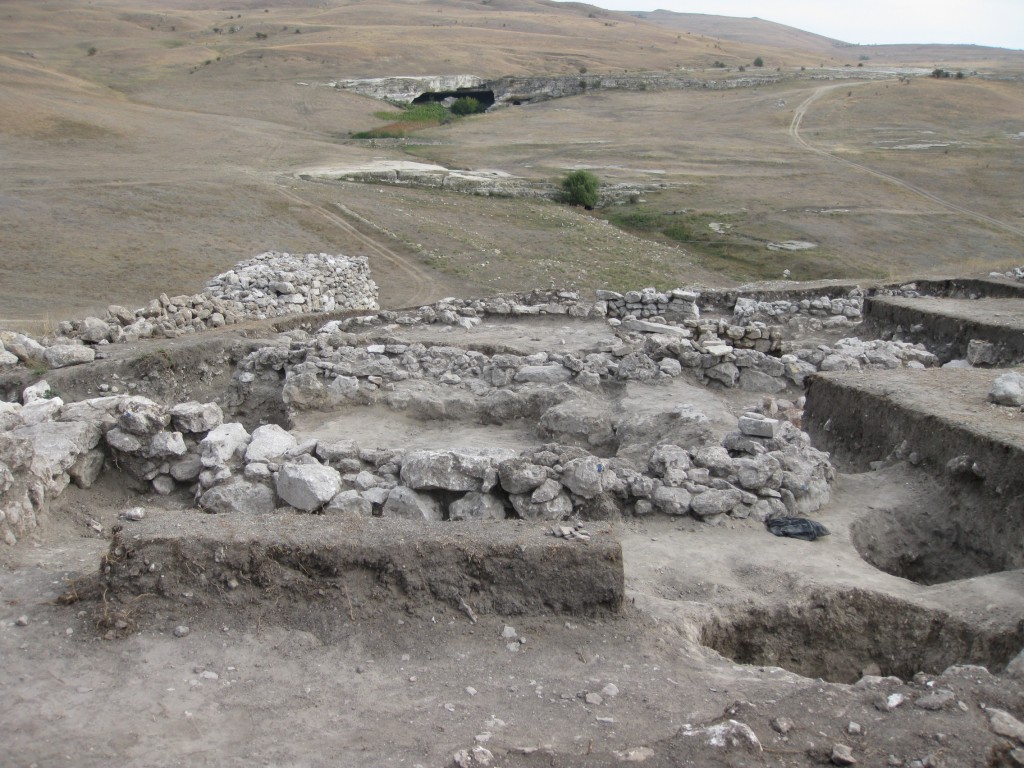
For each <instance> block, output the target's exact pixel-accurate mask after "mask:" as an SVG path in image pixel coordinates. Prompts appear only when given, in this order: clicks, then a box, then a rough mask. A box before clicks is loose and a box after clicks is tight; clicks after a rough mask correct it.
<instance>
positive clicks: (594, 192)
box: [562, 171, 601, 211]
mask: <svg viewBox="0 0 1024 768" xmlns="http://www.w3.org/2000/svg"><path fill="white" fill-rule="evenodd" d="M600 187H601V180H600V179H598V178H597V176H595V175H594V174H592V173H591V172H590V171H572V172H571V173H569V174H568V175H567V176H566V177H565V178H564V179H562V200H563V202H566V203H568V204H569V205H582V206H583V207H584V208H586V209H587V210H588V211H589V210H592V209H593V208H594V206H595V205H597V201H598V189H600Z"/></svg>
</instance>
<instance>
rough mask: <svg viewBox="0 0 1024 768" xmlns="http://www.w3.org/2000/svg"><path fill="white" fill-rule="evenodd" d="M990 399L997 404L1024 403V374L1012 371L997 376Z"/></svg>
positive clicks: (1013, 404)
mask: <svg viewBox="0 0 1024 768" xmlns="http://www.w3.org/2000/svg"><path fill="white" fill-rule="evenodd" d="M988 399H989V400H991V401H992V402H993V403H995V404H997V405H1009V406H1016V407H1019V406H1022V405H1024V374H1020V373H1017V372H1016V371H1010V372H1009V373H1004V374H1003V375H1001V376H997V377H996V379H995V381H993V382H992V389H991V390H990V391H989V393H988Z"/></svg>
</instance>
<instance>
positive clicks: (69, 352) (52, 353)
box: [43, 344, 96, 368]
mask: <svg viewBox="0 0 1024 768" xmlns="http://www.w3.org/2000/svg"><path fill="white" fill-rule="evenodd" d="M95 359H96V352H95V351H94V350H93V348H92V347H86V346H83V345H81V344H54V345H53V346H52V347H46V348H45V350H44V351H43V360H45V361H46V364H47V365H48V366H50V367H51V368H66V367H67V366H69V365H81V364H82V363H91V362H92V361H93V360H95Z"/></svg>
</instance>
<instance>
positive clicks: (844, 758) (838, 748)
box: [832, 744, 857, 765]
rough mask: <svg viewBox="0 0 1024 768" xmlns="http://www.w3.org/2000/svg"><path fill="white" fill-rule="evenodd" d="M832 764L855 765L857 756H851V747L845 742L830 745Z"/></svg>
mask: <svg viewBox="0 0 1024 768" xmlns="http://www.w3.org/2000/svg"><path fill="white" fill-rule="evenodd" d="M832 764H833V765H856V764H857V758H855V757H854V756H853V749H852V748H850V747H848V746H846V745H845V744H836V745H834V746H833V747H832Z"/></svg>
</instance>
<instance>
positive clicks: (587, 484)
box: [0, 381, 833, 546]
mask: <svg viewBox="0 0 1024 768" xmlns="http://www.w3.org/2000/svg"><path fill="white" fill-rule="evenodd" d="M23 400H24V403H23V404H12V403H3V404H2V408H0V420H2V421H0V423H2V427H3V429H2V430H0V537H2V538H3V540H4V541H5V542H6V543H7V544H8V545H11V546H13V545H15V544H16V543H17V541H18V539H19V538H21V537H22V536H24V535H25V534H26V533H30V532H31V531H32V529H33V528H35V526H36V524H37V520H38V518H39V517H40V516H42V515H44V514H45V513H46V511H47V509H48V506H49V503H50V501H51V500H52V499H53V498H54V497H56V496H58V495H59V494H60V493H61V492H62V491H63V490H64V489H65V488H66V487H67V485H68V484H69V483H70V482H75V483H76V484H77V485H79V486H80V487H83V488H88V487H90V486H91V485H92V484H93V483H95V482H96V480H97V479H98V478H99V476H100V474H101V472H102V471H103V470H104V468H105V467H106V468H108V469H109V470H113V469H116V470H117V471H119V472H120V473H121V474H122V475H123V476H125V477H126V478H127V479H128V480H129V484H130V485H132V486H134V487H135V489H136V490H138V491H139V492H141V493H155V494H158V495H163V496H166V495H170V494H173V493H182V492H187V493H189V494H191V495H192V496H193V497H194V498H195V499H196V502H197V504H198V506H199V508H201V509H202V510H204V511H206V512H209V513H235V514H254V513H270V512H273V511H275V510H277V509H279V508H281V507H286V508H288V509H289V510H299V511H302V512H324V513H327V514H334V513H338V514H342V513H344V514H355V515H364V516H369V515H382V516H385V517H399V518H411V519H417V520H422V519H427V520H466V519H504V518H506V517H518V518H523V519H530V520H545V521H552V522H557V521H562V520H565V519H567V518H568V517H570V516H573V515H577V516H581V517H584V518H590V519H603V518H607V517H609V516H615V515H619V514H637V515H646V514H650V513H652V512H659V513H663V514H668V515H687V514H689V515H692V516H694V517H697V518H699V519H709V518H713V517H716V516H718V515H730V516H732V517H750V516H754V517H756V518H758V519H760V520H766V519H768V518H770V517H772V516H779V515H786V514H806V513H809V512H813V511H815V510H817V509H819V508H820V507H821V506H822V505H823V504H824V503H826V502H827V500H828V496H829V482H830V481H831V480H832V477H833V470H832V466H831V464H830V463H829V460H828V456H827V454H824V453H821V452H820V451H817V450H815V449H814V448H812V447H811V446H810V441H809V439H808V438H807V435H806V434H804V433H803V432H801V431H800V430H799V429H797V428H796V427H794V426H793V425H792V424H790V423H789V422H786V421H779V420H776V419H772V418H768V417H766V416H764V415H762V414H760V413H748V414H746V415H744V416H743V417H741V418H740V420H739V423H738V429H737V431H735V432H733V433H730V434H729V435H727V436H726V437H725V439H724V440H723V442H722V444H721V445H719V446H706V447H702V448H690V449H687V448H683V447H679V446H676V445H672V444H661V445H658V446H657V447H656V448H654V449H653V450H652V451H650V452H649V454H648V455H645V456H644V458H643V460H642V461H641V462H639V464H638V462H637V461H635V460H631V459H624V458H600V457H598V456H595V455H593V454H592V453H590V452H589V451H587V450H585V449H583V448H580V447H577V446H571V445H564V444H559V443H549V444H546V445H544V446H542V447H541V448H539V449H538V450H530V451H526V452H522V453H519V452H516V451H512V450H505V449H493V450H481V451H477V452H467V451H452V450H402V449H400V448H361V447H359V446H357V445H356V444H355V443H353V442H352V441H347V440H340V441H323V440H316V439H311V440H306V441H304V442H301V443H300V442H299V441H298V440H297V439H296V438H295V437H294V436H293V435H291V434H290V433H289V432H288V431H286V430H285V429H283V428H281V427H279V426H277V425H274V424H265V425H262V426H260V427H257V428H256V429H254V430H253V431H252V432H251V433H250V432H249V431H248V430H246V428H245V427H244V426H243V425H242V424H240V423H237V422H229V423H225V422H224V420H223V413H222V411H221V409H220V407H219V406H217V405H216V404H215V403H199V402H185V403H179V404H176V405H173V406H165V405H160V404H158V403H156V402H154V401H152V400H150V399H148V398H145V397H141V396H136V395H114V396H109V397H100V398H92V399H89V400H83V401H80V402H76V403H68V404H65V403H64V402H63V401H62V400H61V399H60V397H57V396H54V394H53V393H52V392H50V391H49V387H48V385H47V384H46V382H45V381H43V382H39V383H38V384H36V385H33V386H32V387H30V388H28V389H27V390H26V391H25V392H24V395H23Z"/></svg>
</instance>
